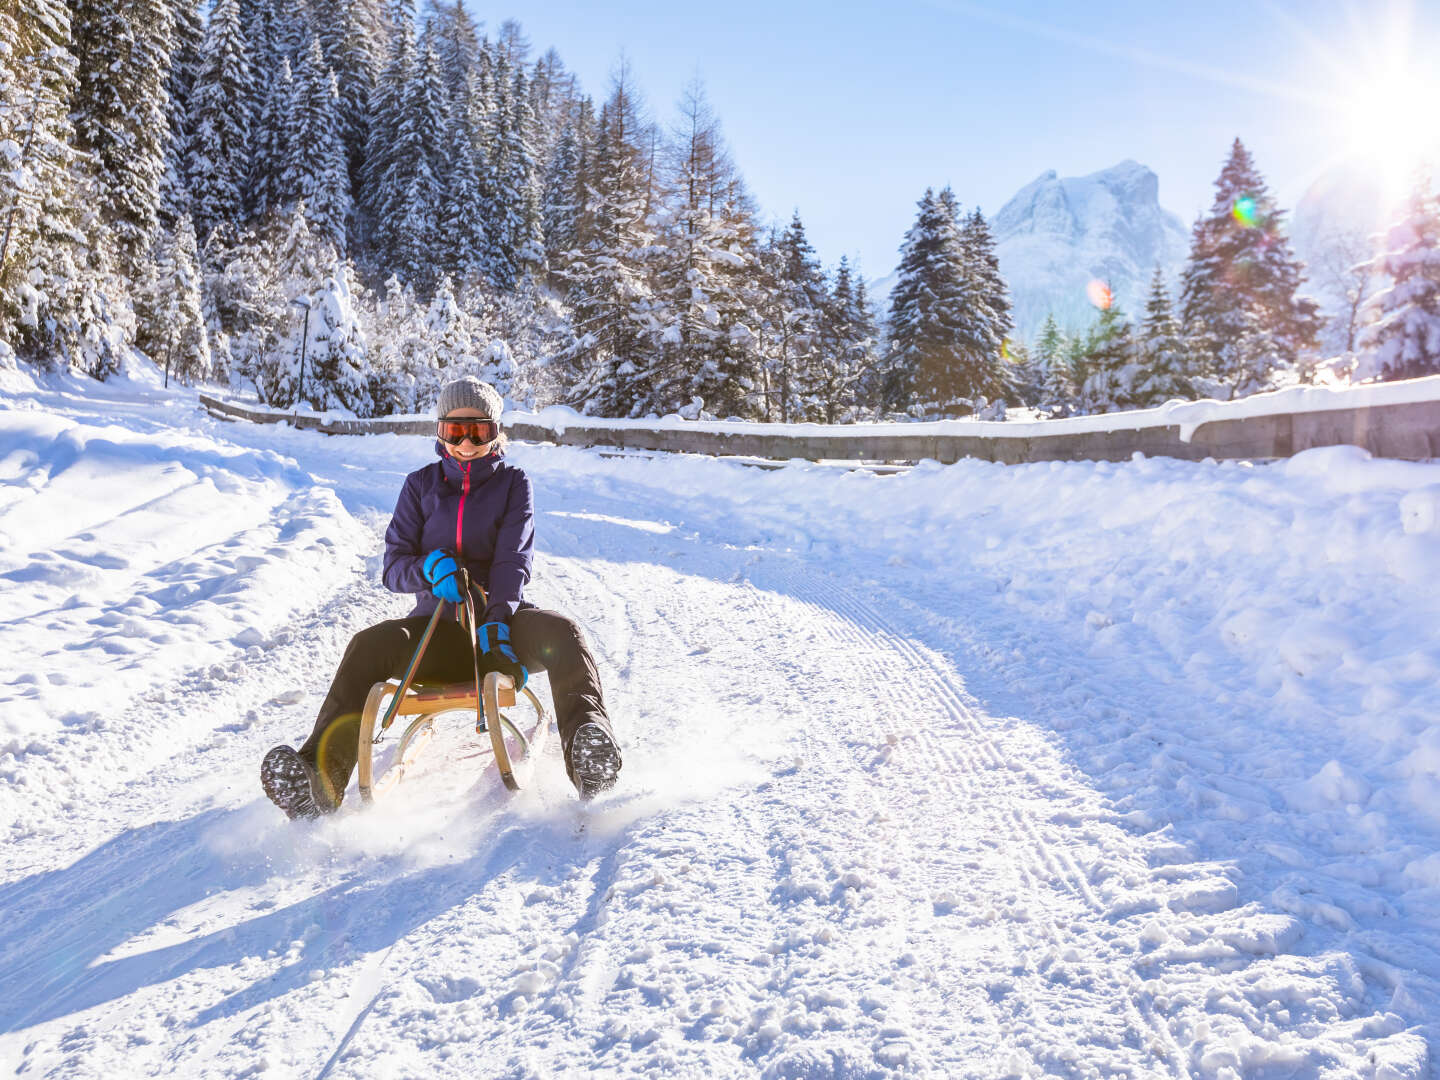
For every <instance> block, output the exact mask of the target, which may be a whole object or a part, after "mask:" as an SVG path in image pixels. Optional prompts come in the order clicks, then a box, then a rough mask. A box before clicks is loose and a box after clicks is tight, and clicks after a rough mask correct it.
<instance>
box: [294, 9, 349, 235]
mask: <svg viewBox="0 0 1440 1080" xmlns="http://www.w3.org/2000/svg"><path fill="white" fill-rule="evenodd" d="M338 98H339V92H338V90H337V88H336V85H335V76H334V75H333V74H332V73H331V71H330V69H329V68H328V67H326V66H325V60H324V57H323V56H322V55H321V53H320V44H319V42H318V41H316V40H315V39H314V38H311V39H310V41H309V43H308V45H307V46H306V48H305V50H304V51H303V52H302V53H301V55H300V67H299V69H298V70H297V71H296V73H295V87H294V92H293V94H292V95H291V108H290V124H289V129H290V138H289V143H290V145H289V151H290V159H289V163H288V169H287V171H286V183H285V187H286V188H287V189H288V190H290V191H293V192H294V193H295V194H296V196H297V197H298V198H299V199H300V200H301V201H303V202H304V204H305V212H306V217H307V219H308V220H309V222H310V228H311V229H312V230H313V231H314V232H315V234H316V235H317V236H318V237H320V238H322V239H324V240H327V241H329V243H330V244H331V245H332V246H333V247H334V248H335V250H336V251H340V252H343V251H344V250H345V223H346V220H347V219H348V218H349V216H350V174H349V169H348V167H347V163H346V157H345V144H344V140H343V139H342V137H341V130H340V114H339V100H338Z"/></svg>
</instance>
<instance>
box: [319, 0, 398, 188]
mask: <svg viewBox="0 0 1440 1080" xmlns="http://www.w3.org/2000/svg"><path fill="white" fill-rule="evenodd" d="M312 3H313V5H314V10H315V17H314V18H313V19H312V20H311V25H312V26H313V27H314V29H315V36H316V37H317V38H319V40H320V51H321V53H322V54H323V55H324V57H325V66H326V67H328V68H329V69H330V70H331V71H332V72H334V74H335V86H336V91H337V93H338V99H337V111H338V115H339V120H340V138H341V140H342V142H343V143H344V144H345V157H346V161H347V163H348V168H349V172H350V191H351V193H352V195H355V196H356V198H357V201H359V198H358V196H359V193H360V191H361V185H362V184H363V182H364V179H365V177H366V175H367V170H366V164H365V150H366V144H367V142H368V139H369V135H370V110H371V95H372V94H373V93H374V92H375V83H376V80H377V79H378V78H379V74H380V67H381V58H382V57H383V55H384V52H385V35H384V29H385V25H386V20H385V17H384V15H383V13H382V11H381V8H380V3H381V0H312Z"/></svg>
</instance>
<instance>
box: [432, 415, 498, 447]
mask: <svg viewBox="0 0 1440 1080" xmlns="http://www.w3.org/2000/svg"><path fill="white" fill-rule="evenodd" d="M436 433H437V434H438V435H439V436H440V439H441V441H442V442H447V443H449V444H450V445H451V446H459V445H460V444H461V443H462V442H464V441H465V440H466V439H469V440H470V441H471V442H473V443H474V444H475V445H476V446H484V445H485V444H486V443H488V442H493V441H494V439H495V436H496V435H498V434H500V425H499V424H497V423H496V422H495V421H494V420H441V421H439V423H438V427H437V432H436Z"/></svg>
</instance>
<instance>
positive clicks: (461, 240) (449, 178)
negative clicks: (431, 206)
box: [439, 78, 488, 282]
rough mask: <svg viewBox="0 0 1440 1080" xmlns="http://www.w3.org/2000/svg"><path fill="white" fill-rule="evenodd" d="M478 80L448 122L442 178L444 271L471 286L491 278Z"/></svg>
mask: <svg viewBox="0 0 1440 1080" xmlns="http://www.w3.org/2000/svg"><path fill="white" fill-rule="evenodd" d="M478 94H479V89H478V86H477V85H476V80H475V79H474V78H471V79H469V80H467V82H466V85H465V91H464V94H463V95H462V97H461V98H460V100H459V101H456V102H453V103H452V104H451V107H450V115H449V118H448V119H447V121H446V127H445V139H444V145H443V146H442V158H441V174H440V209H439V214H440V236H439V246H440V265H441V266H442V267H443V268H444V271H445V273H446V274H448V275H449V276H451V277H452V278H453V279H455V280H457V281H461V282H470V281H473V280H475V279H477V278H478V277H480V276H481V275H483V274H484V272H485V254H486V248H487V243H488V240H487V235H486V229H485V221H484V218H483V217H482V215H481V213H480V207H481V205H482V203H483V196H482V194H481V189H480V165H481V163H482V162H483V160H484V158H483V156H477V146H478V137H477V133H476V130H475V118H476V117H477V115H478V113H477V111H476V109H477V107H476V101H475V99H476V97H477V96H478Z"/></svg>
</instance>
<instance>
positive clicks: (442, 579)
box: [421, 548, 465, 604]
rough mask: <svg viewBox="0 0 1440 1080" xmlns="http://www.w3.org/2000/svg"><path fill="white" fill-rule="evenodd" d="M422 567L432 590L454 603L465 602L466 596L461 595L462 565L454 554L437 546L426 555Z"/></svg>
mask: <svg viewBox="0 0 1440 1080" xmlns="http://www.w3.org/2000/svg"><path fill="white" fill-rule="evenodd" d="M421 569H422V570H423V571H424V573H425V580H426V581H428V582H430V591H431V592H432V593H434V594H435V595H436V596H438V597H439V598H440V599H441V600H448V601H450V603H452V604H463V603H464V602H465V598H464V597H463V596H461V595H460V566H459V564H458V563H456V561H455V556H454V555H451V554H450V553H449V552H448V551H445V550H444V549H443V548H436V549H435V550H434V551H432V552H430V554H429V555H426V556H425V563H424V565H423V566H422V567H421Z"/></svg>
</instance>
